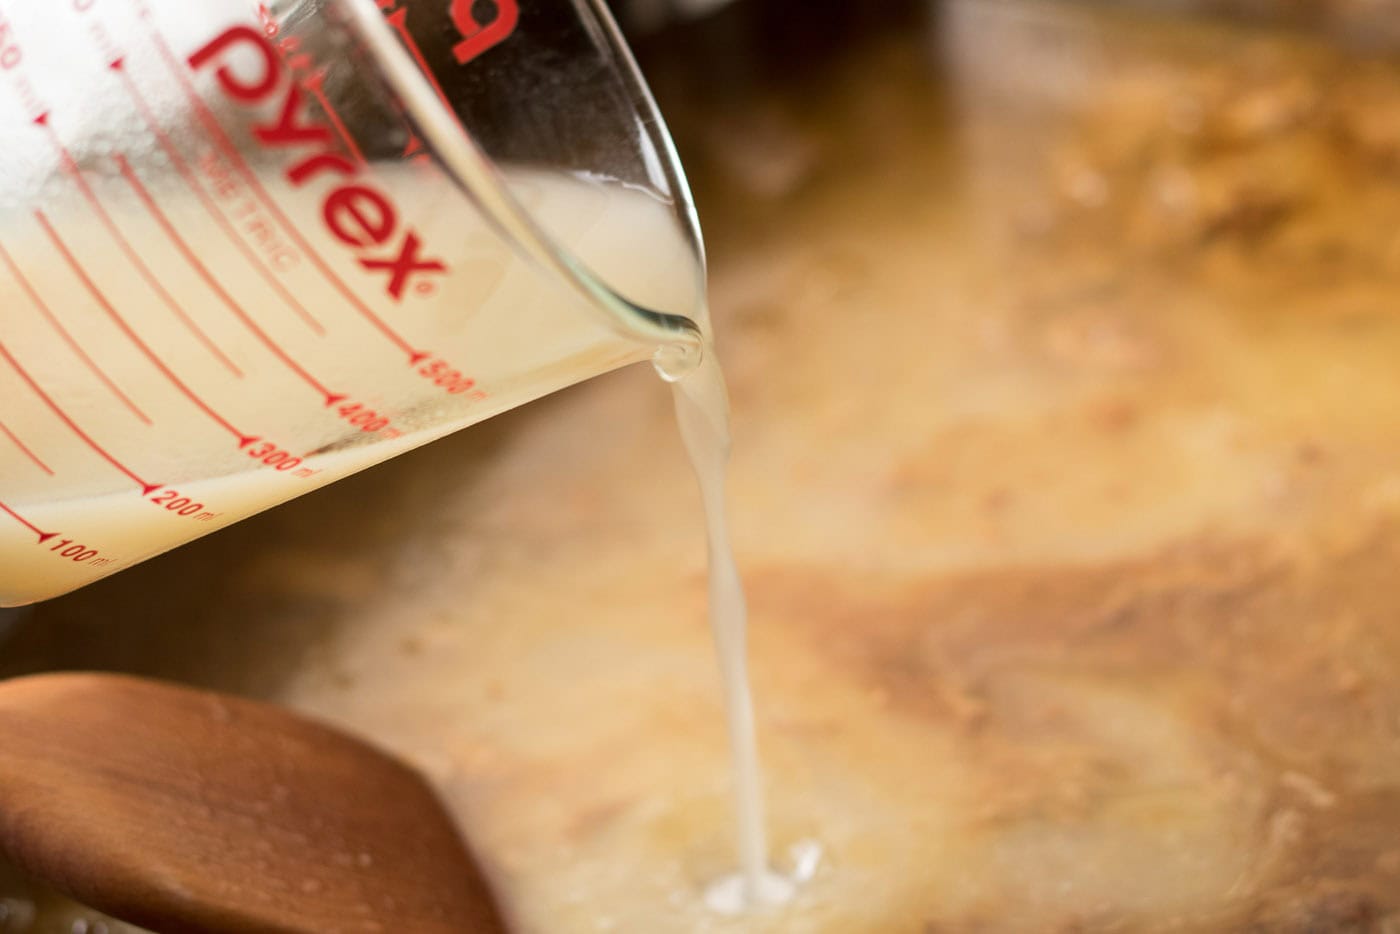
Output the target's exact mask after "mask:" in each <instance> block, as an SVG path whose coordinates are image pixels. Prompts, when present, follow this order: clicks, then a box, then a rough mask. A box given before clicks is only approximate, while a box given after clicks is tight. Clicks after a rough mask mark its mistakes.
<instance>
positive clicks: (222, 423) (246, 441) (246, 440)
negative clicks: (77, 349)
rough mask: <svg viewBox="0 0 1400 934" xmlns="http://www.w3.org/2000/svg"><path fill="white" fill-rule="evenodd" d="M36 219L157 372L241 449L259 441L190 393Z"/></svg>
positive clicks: (55, 233)
mask: <svg viewBox="0 0 1400 934" xmlns="http://www.w3.org/2000/svg"><path fill="white" fill-rule="evenodd" d="M34 218H35V219H36V220H37V221H38V222H39V226H41V227H43V228H44V233H46V234H48V237H49V240H51V241H52V242H53V245H54V248H55V249H56V250H58V252H59V254H60V255H61V256H62V257H63V260H64V262H66V263H67V264H68V265H69V267H70V268H71V269H72V270H73V272H74V274H75V275H77V277H78V280H79V281H80V282H82V283H83V286H84V287H85V288H86V289H87V290H88V292H89V293H90V294H91V295H92V297H93V299H94V300H96V302H97V304H98V305H100V306H101V307H102V310H103V311H105V312H106V313H107V316H108V317H109V318H111V319H112V321H113V322H114V323H115V324H116V325H117V327H118V328H120V329H121V331H122V333H123V334H125V335H126V336H127V339H128V340H130V341H131V342H132V343H133V344H135V345H136V346H137V348H138V349H139V350H140V351H141V352H142V353H143V354H145V355H146V359H147V360H150V361H151V364H152V365H153V366H155V368H156V369H158V370H160V372H161V375H163V376H164V377H165V378H166V379H168V380H169V381H170V382H171V384H172V385H173V386H174V387H175V388H176V389H178V390H180V392H181V393H182V394H183V395H184V396H185V398H187V399H189V400H190V402H192V403H194V405H195V407H196V408H198V409H199V410H200V411H201V412H203V413H204V414H205V415H208V416H209V418H210V419H212V420H213V421H214V422H215V423H216V424H217V425H218V426H219V427H221V428H223V429H224V430H225V431H227V432H228V433H229V434H231V435H233V436H234V437H235V438H237V439H238V446H239V447H240V448H246V447H247V446H248V445H250V444H252V443H253V442H254V441H257V440H258V438H257V437H256V436H254V435H249V434H245V433H244V432H241V431H239V430H238V429H237V428H235V427H234V426H233V425H232V424H231V423H230V422H229V421H228V419H226V418H224V417H223V416H222V415H220V414H219V413H218V412H215V411H214V410H213V409H212V408H210V406H209V404H208V403H206V402H205V401H204V400H203V399H201V398H200V397H199V395H198V394H197V393H195V391H194V390H192V389H190V387H189V386H187V385H186V384H185V382H184V381H183V380H181V379H180V377H178V376H176V375H175V373H174V372H173V371H172V370H171V369H170V367H169V366H167V365H166V363H165V361H164V360H162V359H161V358H160V356H159V355H158V354H157V353H156V352H155V351H154V350H152V349H151V348H150V346H149V345H148V344H147V343H146V342H145V341H144V340H142V339H141V336H140V335H139V334H137V333H136V332H135V331H134V330H132V328H131V325H130V324H128V323H127V321H126V319H125V318H123V317H122V316H121V313H120V312H118V311H117V309H116V307H115V306H113V305H112V303H111V301H110V300H109V299H108V298H107V296H106V294H105V293H104V292H103V291H102V290H101V289H100V288H98V287H97V283H96V282H93V281H92V277H91V276H89V275H88V272H87V270H86V269H84V268H83V266H82V264H81V263H79V262H78V258H77V257H76V256H74V255H73V252H72V251H71V250H69V249H68V245H67V244H66V243H64V242H63V239H62V238H61V237H60V236H59V235H58V231H56V230H54V229H53V225H52V224H50V223H49V219H48V218H47V217H46V216H45V215H44V212H43V211H35V212H34Z"/></svg>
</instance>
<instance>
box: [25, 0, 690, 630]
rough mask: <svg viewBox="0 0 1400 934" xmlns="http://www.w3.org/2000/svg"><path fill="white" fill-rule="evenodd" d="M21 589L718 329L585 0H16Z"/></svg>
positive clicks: (250, 509)
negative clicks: (705, 310) (259, 0)
mask: <svg viewBox="0 0 1400 934" xmlns="http://www.w3.org/2000/svg"><path fill="white" fill-rule="evenodd" d="M0 127H3V130H2V131H0V140H3V144H0V605H14V604H19V603H25V602H30V601H34V600H38V599H43V598H46V597H49V596H53V595H56V594H59V593H63V592H65V591H68V590H71V589H73V588H76V587H78V586H81V585H83V584H85V583H88V582H90V581H92V580H95V579H97V578H99V577H102V576H105V575H107V574H110V573H112V572H114V571H116V570H118V569H120V568H123V567H125V566H127V565H130V564H132V563H134V562H137V561H140V560H143V559H144V558H147V557H150V556H151V555H154V554H156V553H159V552H161V551H164V550H166V549H169V548H171V547H174V546H176V545H178V544H181V543H183V542H186V541H188V540H190V539H193V538H196V537H198V536H200V535H203V534H206V533H208V532H211V531H213V530H215V529H217V528H220V527H222V526H225V525H228V524H229V523H231V522H234V521H237V520H238V519H241V518H244V517H246V516H248V515H251V514H252V513H254V512H257V511H259V510H261V509H264V508H267V507H269V506H272V505H275V504H277V503H280V502H283V501H285V500H287V499H290V498H292V497H294V496H297V495H299V494H301V493H304V492H307V491H309V490H312V489H314V488H316V487H318V486H321V485H323V484H325V483H328V482H330V481H332V480H335V479H337V478H339V477H343V476H345V475H346V474H349V473H352V472H354V471H356V470H359V469H361V468H363V467H366V466H369V465H371V464H373V463H376V462H379V461H382V460H384V459H385V458H388V457H391V456H393V455H395V454H398V453H400V452H403V451H405V450H407V449H409V448H412V447H415V446H417V445H420V444H423V443H425V442H427V441H430V440H432V439H434V438H436V437H439V436H441V435H443V434H446V433H447V432H450V431H453V430H456V429H458V428H461V427H463V426H465V425H469V424H471V423H473V422H476V421H479V420H481V419H484V418H486V417H488V416H490V415H492V414H495V413H498V412H500V411H502V410H504V409H507V408H510V407H512V406H515V405H519V404H521V403H523V402H525V401H528V400H530V399H533V398H536V397H538V396H541V395H544V394H545V393H548V392H551V391H553V390H555V389H558V388H561V387H563V386H565V385H568V384H571V383H574V382H577V381H579V380H582V379H585V378H587V377H590V376H593V375H596V374H598V373H601V372H603V371H605V370H608V369H611V368H614V367H617V366H620V365H623V364H626V363H630V362H634V361H638V360H642V359H646V358H647V357H648V356H651V355H653V354H654V353H656V352H657V348H658V347H662V348H665V349H664V350H663V351H662V353H663V355H664V359H663V360H662V361H661V362H662V363H665V364H667V365H670V366H677V367H679V366H684V365H685V364H686V362H687V361H688V360H691V359H694V357H695V355H696V354H697V353H698V351H699V336H698V335H699V332H698V326H697V324H696V323H695V322H698V321H699V320H700V315H701V310H700V309H701V308H702V305H703V288H704V286H703V259H702V257H701V250H700V245H699V238H698V231H697V230H696V228H695V226H694V220H693V211H692V209H691V206H690V201H689V195H688V192H687V191H686V188H685V184H684V181H683V180H682V178H681V176H680V174H679V169H678V167H677V165H676V163H675V160H674V155H673V153H672V150H671V148H670V143H669V140H668V139H667V137H666V134H665V129H664V127H663V125H662V124H661V122H660V119H659V116H658V115H657V113H656V111H655V108H654V105H653V104H652V102H651V100H650V98H649V96H648V94H647V92H646V90H645V87H644V86H643V84H642V82H641V79H640V77H639V76H638V75H637V73H636V71H635V68H634V66H633V64H632V62H631V59H630V57H629V55H628V53H627V51H626V49H625V47H624V46H623V45H622V42H621V40H620V38H619V37H618V35H617V32H616V30H615V27H614V26H613V24H612V23H611V21H610V19H609V18H608V16H607V14H606V12H605V10H603V9H602V7H601V5H598V4H594V3H592V2H588V0H576V2H569V0H529V2H524V3H519V4H517V0H475V2H469V0H455V2H451V3H448V2H447V0H438V2H434V3H419V2H416V0H377V3H376V2H375V0H353V2H351V0H283V2H278V3H272V4H268V5H261V6H259V5H254V4H250V3H247V2H240V0H0Z"/></svg>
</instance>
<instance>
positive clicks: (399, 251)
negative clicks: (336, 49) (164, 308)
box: [189, 26, 447, 301]
mask: <svg viewBox="0 0 1400 934" xmlns="http://www.w3.org/2000/svg"><path fill="white" fill-rule="evenodd" d="M238 49H244V50H251V51H254V52H256V53H257V60H258V61H259V62H260V63H261V65H260V67H257V68H255V69H249V68H248V67H247V66H246V65H245V64H244V63H243V62H242V61H240V63H239V64H240V71H239V72H235V71H234V69H233V68H232V67H231V66H230V65H229V64H227V63H226V62H224V59H225V58H226V57H227V56H229V55H231V54H232V53H233V52H234V51H235V50H238ZM189 62H190V67H191V68H193V69H194V70H195V71H199V70H201V69H204V68H208V67H211V66H217V67H216V69H215V71H214V77H215V78H216V79H217V80H218V82H219V87H220V88H222V89H223V91H224V93H225V94H227V95H228V96H229V97H230V98H231V99H233V100H235V101H238V102H239V103H241V104H246V105H249V106H253V105H256V104H262V103H265V102H267V101H268V100H271V99H275V98H276V97H277V96H278V95H280V96H281V98H280V99H281V101H282V105H281V110H280V115H279V116H278V118H277V120H276V122H273V123H262V124H255V125H254V126H253V138H254V139H255V140H256V141H257V143H258V144H259V145H260V146H262V147H263V148H265V149H297V150H302V151H303V152H305V155H303V156H302V158H301V159H300V161H298V162H296V163H295V164H294V165H292V166H291V168H289V169H287V172H286V175H287V179H288V181H290V182H291V183H292V184H293V185H295V186H296V187H298V188H302V187H305V186H307V185H309V184H310V183H311V182H313V181H316V180H320V179H324V178H333V179H335V180H336V187H335V188H333V189H332V190H331V191H330V192H329V193H328V194H327V195H326V197H325V200H324V202H323V203H322V207H321V217H322V219H323V220H324V221H325V224H326V228H327V229H328V230H329V231H330V232H331V234H332V236H334V237H335V238H336V239H337V240H339V241H340V242H341V243H343V244H345V245H346V246H348V247H350V248H352V249H353V250H355V253H356V260H357V261H358V262H359V264H360V265H361V266H362V267H364V268H365V269H367V270H369V271H370V272H376V273H382V274H383V275H385V276H386V277H387V280H386V282H385V283H384V286H385V291H386V292H387V293H388V294H389V295H390V296H392V297H393V298H394V300H395V301H400V300H402V299H403V295H404V291H405V290H406V289H407V288H408V287H409V286H410V285H417V284H419V280H421V278H422V277H423V276H426V275H429V274H435V275H440V274H442V273H445V272H447V266H446V265H445V264H444V263H443V262H442V261H441V260H436V259H425V258H424V257H423V256H422V249H423V242H422V240H421V239H420V237H419V236H418V233H417V232H416V231H415V230H413V228H411V227H408V228H404V227H402V225H401V221H402V217H401V216H400V215H401V212H400V210H399V208H398V206H397V205H395V204H394V202H393V201H392V200H390V198H389V196H388V195H387V194H385V193H384V192H383V191H380V190H379V189H378V188H375V187H373V186H372V185H370V184H368V183H367V179H365V178H364V173H363V171H362V169H363V166H362V165H360V164H357V163H355V162H353V161H351V160H350V159H348V158H346V157H345V156H343V155H341V154H340V153H339V152H337V151H336V149H335V143H334V140H335V137H334V135H333V134H332V133H331V129H330V127H329V126H328V125H326V124H324V123H317V122H315V121H313V120H312V119H310V117H309V115H308V114H307V113H306V110H305V106H304V105H305V101H304V99H303V96H302V90H301V87H300V86H299V85H298V84H297V82H296V81H295V80H288V81H284V78H286V77H287V75H286V68H285V66H284V64H283V62H282V58H281V56H280V55H278V54H277V50H276V49H275V48H273V46H272V44H271V43H270V42H269V41H268V40H267V38H266V37H265V36H264V35H263V34H262V33H260V32H258V31H257V30H255V29H253V28H251V27H248V26H234V27H233V28H231V29H229V30H227V31H226V32H224V33H223V34H222V35H220V36H218V37H217V38H216V39H214V40H213V41H212V42H210V43H209V44H208V45H206V46H204V48H202V49H200V50H199V51H197V52H195V53H194V54H193V55H191V56H190V58H189ZM394 243H397V246H393V247H391V252H389V253H380V252H379V248H381V247H385V246H390V245H391V244H394Z"/></svg>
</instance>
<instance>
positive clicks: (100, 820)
mask: <svg viewBox="0 0 1400 934" xmlns="http://www.w3.org/2000/svg"><path fill="white" fill-rule="evenodd" d="M0 850H3V852H4V853H5V854H6V855H7V856H9V858H10V859H11V860H12V861H13V862H15V863H16V864H17V865H18V866H19V867H20V868H22V869H24V870H25V871H26V872H28V873H29V874H31V875H33V876H35V877H37V878H39V879H41V880H43V881H46V882H48V883H50V884H52V885H54V886H55V887H56V888H58V889H60V890H62V891H64V892H66V893H68V894H71V895H72V896H73V897H75V898H77V899H78V900H80V901H82V902H83V903H85V904H87V905H90V906H91V907H93V908H95V909H97V910H100V911H104V912H106V913H108V914H110V915H112V916H114V917H117V918H121V919H123V920H127V921H131V922H133V923H136V924H140V925H143V926H145V927H148V928H151V929H152V930H156V931H161V932H203V934H225V932H257V934H269V932H296V934H330V932H347V934H348V932H364V934H371V932H391V934H392V932H410V931H411V932H414V934H462V932H483V934H489V932H499V931H504V930H505V925H504V923H503V922H502V920H501V916H500V914H499V912H498V911H497V908H496V906H495V904H494V902H493V900H492V898H491V895H490V890H489V888H488V886H487V884H486V882H485V880H484V878H483V875H482V873H481V871H480V869H479V867H478V865H477V863H476V861H475V860H474V859H473V857H472V855H471V853H470V851H469V849H468V848H467V846H466V845H465V844H464V843H463V841H462V840H461V838H460V836H459V835H458V833H457V831H456V829H455V826H454V824H453V821H452V819H451V817H450V816H449V815H448V813H447V811H446V810H445V809H444V807H443V806H442V804H441V803H440V802H439V801H438V799H437V797H436V795H434V793H433V792H432V790H431V789H430V788H429V787H428V785H427V783H426V782H425V781H424V780H423V779H422V777H421V776H419V775H418V773H416V772H414V771H412V770H411V769H409V768H408V767H406V766H404V765H402V764H400V763H399V762H397V761H396V760H394V759H391V758H390V757H388V756H386V755H385V754H383V753H381V752H379V751H378V750H375V749H373V748H371V747H370V746H368V745H367V744H365V743H362V742H360V741H359V740H356V739H352V738H351V737H349V736H346V735H345V734H343V733H340V732H338V731H336V730H333V729H331V728H329V727H326V726H324V725H321V724H318V723H314V722H311V721H309V720H306V719H304V718H301V717H298V716H295V715H293V714H291V713H289V712H287V711H284V710H281V709H279V708H276V707H273V706H270V705H267V704H260V703H255V702H252V701H248V700H242V699H239V698H233V697H227V696H222V695H218V694H214V693H210V692H205V691H195V690H190V689H187V688H182V687H175V686H171V685H164V684H158V683H153V682H148V681H142V680H138V679H134V678H127V677H118V676H111V675H96V674H65V675H41V676H36V677H30V678H22V679H19V680H15V681H9V682H5V683H3V684H0Z"/></svg>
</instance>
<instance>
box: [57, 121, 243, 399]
mask: <svg viewBox="0 0 1400 934" xmlns="http://www.w3.org/2000/svg"><path fill="white" fill-rule="evenodd" d="M47 118H48V114H45V115H44V119H43V120H42V122H40V121H35V122H36V123H40V125H41V126H43V128H44V130H45V135H46V136H48V138H49V142H50V143H52V144H53V146H54V149H56V150H57V151H58V157H59V162H60V164H61V165H62V166H63V173H64V174H65V175H67V176H68V177H69V178H70V179H72V180H73V183H74V184H76V185H77V186H78V190H79V191H80V192H82V195H83V199H84V200H85V201H87V203H88V204H89V205H90V206H91V207H92V210H93V212H94V213H96V214H97V217H98V220H100V221H102V226H104V227H106V228H107V232H108V233H110V234H111V235H112V239H113V240H115V241H117V246H118V247H120V248H121V251H122V253H124V254H126V258H127V259H128V260H129V261H130V262H131V265H133V266H135V267H136V271H137V272H138V273H140V274H141V278H142V279H145V280H146V284H147V285H149V286H150V287H151V288H152V289H153V290H154V291H155V293H156V294H157V295H158V296H160V300H161V301H162V302H164V303H165V306H166V307H167V308H169V309H170V311H171V312H172V313H173V314H174V315H175V317H176V318H178V319H179V320H180V323H181V324H183V325H184V326H185V327H186V328H188V329H189V331H190V333H191V334H193V335H194V336H195V339H196V340H198V341H199V342H200V343H201V344H203V345H204V347H205V349H206V350H208V351H209V352H210V353H211V354H213V355H214V356H215V357H216V358H218V360H219V362H220V363H222V364H223V365H224V366H225V367H227V368H228V371H229V372H230V373H232V374H233V375H234V376H237V377H238V378H239V379H242V378H243V371H242V370H240V369H239V368H238V366H237V364H235V363H234V362H233V361H232V360H230V359H229V358H228V355H227V354H225V353H224V352H223V350H221V349H220V348H219V346H218V345H217V344H215V343H214V341H213V340H211V339H210V337H209V335H208V334H206V333H204V329H203V328H201V327H200V326H199V324H198V323H196V322H195V320H194V319H193V318H191V317H190V316H189V313H188V312H186V311H185V309H184V308H183V307H181V306H180V303H179V302H177V301H176V300H175V297H174V296H173V295H171V294H170V292H169V291H168V290H167V289H166V288H165V286H164V285H162V284H161V282H160V280H159V279H157V278H156V276H155V273H153V272H151V268H150V267H149V266H147V265H146V263H145V261H144V260H143V259H141V257H140V255H139V254H137V252H136V250H135V249H133V248H132V246H131V241H130V240H128V239H127V238H126V235H125V234H123V233H122V232H121V230H120V229H119V228H118V227H117V225H116V223H115V222H114V221H113V220H112V216H111V215H110V214H108V213H107V209H106V208H104V207H103V206H102V203H101V202H100V201H98V199H97V194H96V193H95V192H94V191H93V190H92V186H90V185H89V184H88V183H87V179H85V178H83V173H82V171H81V170H80V169H79V168H78V163H77V162H76V161H75V160H74V159H73V154H72V153H70V152H69V151H68V147H66V146H64V145H63V142H62V140H60V139H59V138H58V134H57V133H56V132H55V131H54V128H53V127H52V126H51V125H50V124H49V121H48V119H47Z"/></svg>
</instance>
